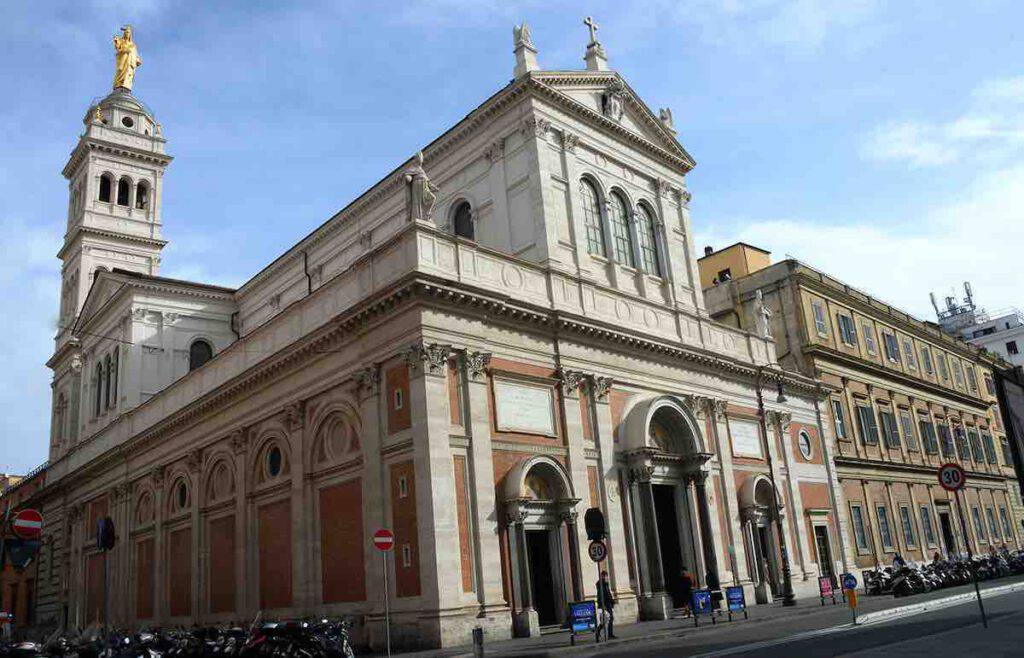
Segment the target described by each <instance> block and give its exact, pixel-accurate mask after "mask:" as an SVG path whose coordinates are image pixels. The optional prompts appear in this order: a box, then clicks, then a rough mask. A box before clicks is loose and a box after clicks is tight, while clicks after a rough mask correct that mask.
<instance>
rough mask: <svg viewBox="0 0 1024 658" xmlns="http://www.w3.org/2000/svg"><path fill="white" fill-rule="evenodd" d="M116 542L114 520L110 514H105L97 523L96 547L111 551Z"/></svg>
mask: <svg viewBox="0 0 1024 658" xmlns="http://www.w3.org/2000/svg"><path fill="white" fill-rule="evenodd" d="M116 542H117V537H116V536H115V535H114V521H113V519H111V518H110V517H109V516H104V517H103V518H101V519H100V520H99V522H98V523H97V524H96V548H98V549H100V550H101V551H109V550H110V549H112V548H114V544H115V543H116Z"/></svg>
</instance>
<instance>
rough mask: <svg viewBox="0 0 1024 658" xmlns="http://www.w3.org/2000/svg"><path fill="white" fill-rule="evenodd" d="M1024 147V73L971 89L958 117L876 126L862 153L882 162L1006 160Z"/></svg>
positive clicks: (938, 163) (915, 164) (935, 163)
mask: <svg viewBox="0 0 1024 658" xmlns="http://www.w3.org/2000/svg"><path fill="white" fill-rule="evenodd" d="M1022 149H1024V77H1016V78H1004V79H998V80H991V81H988V82H985V83H983V84H981V85H979V86H978V87H977V88H976V89H975V90H974V91H973V92H972V93H971V94H970V100H969V102H968V103H967V106H966V107H965V108H964V109H963V111H962V112H961V113H960V115H959V116H954V117H952V118H950V119H947V120H943V121H918V120H903V121H892V122H888V123H886V124H883V125H882V126H879V127H878V128H876V129H875V130H873V131H871V132H870V133H869V134H868V135H867V136H866V137H865V140H864V143H863V145H862V146H861V149H860V155H861V157H862V158H864V159H865V160H872V161H877V162H886V161H894V162H904V163H906V164H908V165H910V166H911V167H934V166H941V165H947V164H952V163H956V162H962V161H985V162H990V163H992V162H995V163H1000V162H1007V161H1009V160H1010V159H1012V160H1017V159H1019V156H1020V155H1021V150H1022Z"/></svg>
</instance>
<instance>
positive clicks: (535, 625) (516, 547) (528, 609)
mask: <svg viewBox="0 0 1024 658" xmlns="http://www.w3.org/2000/svg"><path fill="white" fill-rule="evenodd" d="M578 502H579V499H578V498H575V497H573V496H572V487H571V485H570V483H569V478H568V476H567V475H566V473H565V469H564V468H563V467H562V465H561V464H560V463H559V462H558V461H557V460H555V459H552V458H551V457H547V456H537V457H533V458H530V459H527V460H524V461H523V462H521V463H520V464H519V465H517V466H516V467H515V468H514V469H512V471H511V472H509V474H508V475H507V476H506V477H505V487H504V506H505V516H506V521H507V524H508V526H507V532H506V536H507V538H508V554H509V563H510V566H511V574H510V575H511V585H512V601H511V603H512V606H513V632H514V634H515V635H516V636H518V637H529V636H534V635H539V634H540V630H541V627H543V626H557V625H560V624H562V623H563V622H564V621H565V614H566V609H567V604H568V602H569V600H570V599H575V598H578V597H579V596H580V565H579V541H578V538H577V534H576V504H577V503H578Z"/></svg>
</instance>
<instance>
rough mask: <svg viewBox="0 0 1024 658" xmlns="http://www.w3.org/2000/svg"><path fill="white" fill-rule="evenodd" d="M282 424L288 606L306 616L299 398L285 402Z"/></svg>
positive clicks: (306, 542)
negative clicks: (287, 474) (287, 464)
mask: <svg viewBox="0 0 1024 658" xmlns="http://www.w3.org/2000/svg"><path fill="white" fill-rule="evenodd" d="M284 416H285V425H286V426H287V427H288V444H289V446H290V451H291V462H292V463H291V466H292V472H291V516H292V528H291V532H292V609H293V610H297V611H300V612H301V614H302V615H308V614H309V612H310V606H311V605H312V597H311V595H312V592H311V591H310V589H311V588H310V581H309V578H308V576H307V573H308V569H307V565H308V564H309V559H310V551H311V546H310V543H311V539H310V537H309V533H308V531H307V528H310V525H309V523H308V520H309V519H308V516H309V515H308V514H307V513H306V510H307V509H313V508H314V506H313V505H312V504H310V505H309V506H308V507H307V505H306V500H305V487H306V473H308V472H309V464H308V463H307V462H308V460H307V456H308V454H309V450H307V443H308V437H307V436H306V422H305V421H306V406H305V404H304V403H303V402H302V400H299V401H296V402H293V403H291V404H289V405H287V406H286V407H285V409H284Z"/></svg>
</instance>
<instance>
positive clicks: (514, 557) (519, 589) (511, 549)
mask: <svg viewBox="0 0 1024 658" xmlns="http://www.w3.org/2000/svg"><path fill="white" fill-rule="evenodd" d="M506 518H507V520H508V530H507V533H508V555H509V563H510V564H511V565H512V589H513V592H512V599H513V600H512V606H513V608H514V609H515V610H514V612H513V615H512V633H513V635H515V636H516V637H537V636H539V635H540V620H539V618H538V617H537V611H536V610H534V609H533V585H532V583H531V582H530V559H529V555H527V549H526V528H525V526H524V525H523V522H524V521H526V513H525V512H523V511H521V510H519V509H513V510H510V511H509V512H508V514H507V515H506Z"/></svg>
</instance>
